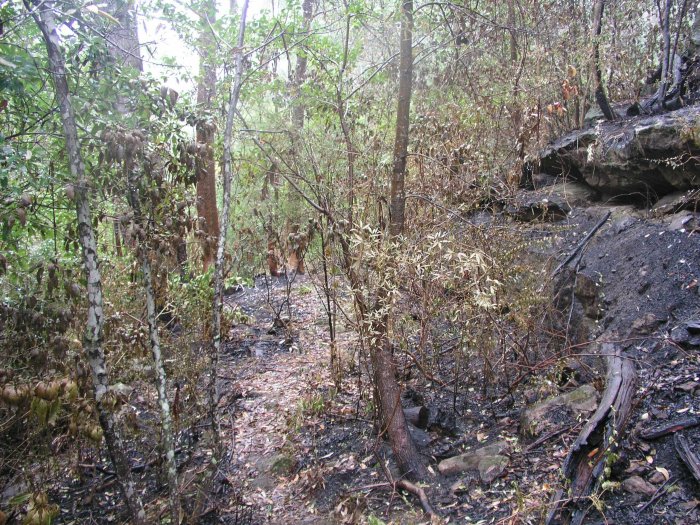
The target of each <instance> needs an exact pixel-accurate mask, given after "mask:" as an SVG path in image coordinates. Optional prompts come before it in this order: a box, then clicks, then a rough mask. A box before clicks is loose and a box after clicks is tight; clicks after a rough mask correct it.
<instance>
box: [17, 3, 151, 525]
mask: <svg viewBox="0 0 700 525" xmlns="http://www.w3.org/2000/svg"><path fill="white" fill-rule="evenodd" d="M25 5H26V6H27V8H28V9H29V10H30V11H31V14H32V17H33V18H34V21H35V22H36V24H37V26H38V27H39V29H40V31H41V33H42V36H43V39H44V42H45V44H46V50H47V53H48V57H49V70H50V72H51V76H52V77H53V81H54V86H55V90H56V98H57V100H58V105H59V114H60V118H61V123H62V125H63V134H64V137H65V142H66V151H67V154H68V164H69V168H70V173H71V176H72V177H73V179H74V180H75V185H74V188H75V199H74V200H75V207H76V215H77V220H78V235H79V241H80V246H81V251H82V259H83V265H84V266H85V272H86V277H87V299H88V311H87V323H86V328H85V331H84V333H83V349H84V351H85V356H86V358H87V361H88V364H89V366H90V370H91V372H92V381H93V394H94V396H95V405H96V408H97V414H98V418H99V421H100V426H101V427H102V431H103V433H104V437H105V442H106V444H107V450H108V453H109V456H110V460H111V461H112V464H113V465H114V471H115V474H116V479H117V484H118V485H119V488H120V490H121V492H122V496H123V498H124V502H125V503H126V506H127V508H128V510H129V513H130V514H131V520H132V522H133V523H136V524H138V525H140V524H143V523H145V512H144V509H143V504H142V502H141V498H140V496H139V494H138V493H137V492H136V488H135V485H134V481H133V478H132V475H131V467H130V465H129V461H128V459H127V457H126V455H125V453H124V446H123V443H122V440H121V436H120V435H119V432H118V429H117V427H116V425H115V422H114V417H113V415H112V413H111V412H110V410H109V408H108V407H106V406H105V404H104V401H105V395H106V394H107V391H108V386H109V380H108V377H107V365H106V363H105V356H104V351H103V349H102V337H103V331H102V328H103V325H104V311H103V299H102V278H101V275H100V269H99V259H98V255H97V242H96V238H95V231H94V230H93V227H92V216H91V211H90V202H89V195H88V189H89V184H90V182H89V180H88V177H87V176H86V174H85V165H84V163H83V159H82V156H81V153H80V146H79V142H78V128H77V125H76V122H75V113H74V111H73V105H72V103H71V99H70V94H69V91H68V80H67V72H66V67H65V59H64V57H63V53H62V51H61V47H60V45H61V44H60V42H61V39H60V37H59V34H58V30H57V26H56V21H55V19H54V15H53V12H52V8H53V5H52V3H50V2H48V1H44V2H41V3H39V4H38V5H37V6H36V8H35V9H33V8H32V6H30V4H29V3H28V2H26V3H25Z"/></svg>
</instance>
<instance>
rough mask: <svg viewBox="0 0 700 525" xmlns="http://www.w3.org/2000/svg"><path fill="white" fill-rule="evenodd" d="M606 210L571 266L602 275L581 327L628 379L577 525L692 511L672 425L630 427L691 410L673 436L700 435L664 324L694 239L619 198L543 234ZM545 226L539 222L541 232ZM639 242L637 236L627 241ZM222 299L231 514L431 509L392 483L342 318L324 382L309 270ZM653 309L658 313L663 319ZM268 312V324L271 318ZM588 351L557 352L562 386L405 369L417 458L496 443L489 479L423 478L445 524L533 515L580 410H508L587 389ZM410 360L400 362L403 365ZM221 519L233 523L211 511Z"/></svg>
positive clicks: (325, 356)
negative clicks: (531, 422) (499, 390)
mask: <svg viewBox="0 0 700 525" xmlns="http://www.w3.org/2000/svg"><path fill="white" fill-rule="evenodd" d="M608 210H612V213H613V218H612V219H611V221H610V223H609V226H606V227H605V228H603V229H602V230H601V232H600V233H599V234H598V236H597V239H596V240H595V241H593V242H591V243H590V246H588V247H587V249H586V253H585V254H584V255H583V256H582V258H581V259H579V262H578V263H576V268H577V270H578V271H582V272H584V274H585V270H584V268H585V267H586V265H587V266H588V271H592V272H593V274H594V275H604V276H606V279H607V280H606V282H605V283H604V288H601V289H604V294H603V293H602V294H601V298H600V300H601V301H604V303H602V302H601V305H603V306H602V307H604V308H605V311H606V312H607V316H606V317H605V318H604V319H601V320H600V321H599V322H598V321H596V322H595V327H597V328H596V329H594V330H593V331H592V332H591V333H592V334H593V336H595V335H596V334H597V335H599V336H600V337H601V338H603V339H605V338H608V339H609V338H611V337H614V334H618V335H619V336H620V337H621V338H622V339H621V344H623V345H624V348H626V352H627V355H629V356H630V357H629V358H631V359H633V360H634V362H635V367H636V369H637V374H638V376H639V380H638V383H637V394H636V396H635V402H634V404H633V413H632V416H631V418H630V421H629V423H628V424H627V426H626V430H625V436H624V439H623V440H622V441H621V442H620V443H619V444H620V449H619V451H618V453H617V454H616V455H615V456H611V457H610V464H611V466H612V470H611V472H610V473H609V474H608V479H609V480H610V481H611V483H609V484H607V485H606V487H605V488H603V489H598V490H597V491H596V492H595V493H594V494H593V495H592V496H591V497H590V499H589V500H588V501H586V502H584V503H583V507H587V508H589V513H588V514H589V516H588V518H587V519H586V521H585V523H589V524H598V523H618V524H625V523H637V524H640V525H642V524H643V525H652V524H656V523H669V524H671V523H673V524H678V525H686V524H688V525H689V524H692V523H697V522H698V519H700V514H699V512H700V502H699V499H698V492H697V488H698V487H697V485H696V484H695V482H694V480H693V478H692V476H690V475H689V473H688V471H687V469H686V467H685V466H684V465H683V464H682V463H681V461H680V460H679V458H678V456H677V454H676V450H675V447H674V436H673V434H674V432H675V430H672V431H671V432H669V433H667V434H666V435H665V436H663V437H661V438H658V439H645V438H644V437H643V434H644V432H645V431H648V430H649V429H651V428H657V427H664V426H666V427H673V425H674V424H675V422H677V421H686V422H687V421H688V420H690V423H691V425H690V426H689V427H688V428H687V429H685V430H683V432H682V434H684V435H685V436H686V437H687V439H690V442H691V443H696V442H697V439H698V438H700V427H697V426H694V425H697V424H698V422H700V420H699V419H698V418H697V414H698V413H700V405H698V403H699V402H700V396H698V394H700V381H699V378H700V358H699V357H698V354H697V352H696V351H695V350H694V347H693V346H692V345H691V346H687V345H685V343H682V344H678V343H676V342H675V341H674V339H673V337H672V335H671V334H674V333H676V332H674V330H675V331H677V330H678V327H682V326H684V324H683V322H682V321H683V320H686V321H687V320H692V319H695V318H697V314H698V309H697V302H696V299H694V295H693V294H694V293H695V288H694V287H693V283H694V282H695V281H694V279H697V277H698V275H697V272H696V271H695V266H693V267H692V268H691V267H689V266H688V265H687V263H686V259H687V260H688V261H690V260H691V259H692V260H694V259H693V257H694V255H693V254H694V253H695V252H696V251H697V250H698V249H699V248H700V247H699V246H698V243H697V241H696V240H695V237H693V236H690V237H688V236H687V234H686V233H683V232H674V231H669V226H668V224H669V223H670V222H671V220H670V219H669V220H666V219H664V221H666V222H664V221H648V220H647V219H646V218H644V217H643V216H640V215H639V214H636V212H634V211H630V209H629V208H617V207H612V208H609V207H601V208H600V209H599V208H598V207H594V208H589V209H586V210H579V211H576V212H574V213H573V214H572V215H571V216H570V219H569V221H570V222H571V224H572V226H576V227H572V228H571V230H570V232H572V233H573V235H570V234H567V235H568V237H567V235H565V236H564V238H563V239H560V240H559V241H558V242H559V243H560V244H559V246H560V247H561V249H562V250H563V253H568V251H569V250H570V249H571V248H572V247H573V246H575V245H577V244H578V243H579V240H580V237H578V238H577V236H576V234H575V232H576V231H579V232H581V231H589V230H590V227H591V225H592V224H594V223H596V222H597V221H598V220H599V219H600V217H601V216H602V214H603V213H604V212H606V211H608ZM546 230H547V228H546V227H545V228H544V230H543V229H541V228H540V231H544V232H545V235H548V233H546ZM553 231H555V232H559V233H561V229H560V228H555V229H554V230H553ZM664 232H665V233H664ZM559 233H557V235H558V234H559ZM657 244H658V246H657ZM642 245H643V246H644V248H645V249H644V250H637V249H635V248H634V246H637V247H640V246H642ZM618 252H619V253H618ZM655 253H658V254H660V255H659V257H658V260H654V262H653V263H651V264H650V263H649V262H648V261H649V254H655ZM688 257H690V258H691V259H688ZM637 268H639V269H638V270H637ZM581 278H583V277H581ZM637 280H639V283H637ZM688 283H690V284H688ZM630 289H635V290H636V291H637V292H636V293H635V294H630ZM640 290H641V292H640ZM577 293H578V292H577ZM666 303H668V305H667V304H666ZM228 304H229V305H230V306H231V307H232V308H237V309H239V312H240V313H241V314H243V315H240V314H239V318H241V319H242V320H243V321H245V322H241V323H240V324H238V325H237V326H235V327H234V328H233V330H232V332H231V339H230V341H229V342H228V343H227V346H226V350H225V352H224V355H223V356H222V366H221V369H220V380H221V381H222V386H223V388H222V392H223V393H224V399H223V400H222V405H221V406H222V407H227V408H226V410H227V411H228V414H227V415H225V419H226V422H225V423H224V428H225V429H226V428H228V429H229V430H228V431H227V434H226V440H227V445H228V450H229V451H230V462H229V463H228V464H227V465H226V466H225V470H226V471H227V476H228V477H229V478H230V479H231V480H233V481H232V482H231V485H232V486H234V487H235V489H236V491H237V496H239V497H240V501H241V502H243V503H244V504H245V508H246V509H248V511H249V512H250V513H251V518H250V521H247V522H244V521H239V522H238V523H279V524H282V523H304V524H319V525H320V524H326V523H328V524H333V523H338V524H354V523H381V522H385V523H396V524H399V523H401V524H418V523H430V518H429V517H428V516H427V515H425V514H424V513H423V512H422V510H421V508H420V504H419V503H418V501H417V500H415V499H414V497H413V496H412V495H410V494H407V493H402V492H400V491H397V490H395V486H394V484H393V483H394V482H395V481H396V480H397V479H398V474H397V473H396V472H395V470H394V468H393V465H392V461H391V452H390V451H389V450H388V447H387V446H386V444H385V443H383V442H382V441H381V440H377V437H376V433H375V432H374V428H373V422H372V417H373V415H372V409H371V389H370V388H368V375H367V369H366V366H365V365H364V363H363V361H362V358H361V357H360V356H361V354H360V353H359V350H358V348H357V346H358V343H357V340H356V338H355V337H354V335H353V331H352V330H351V329H350V328H347V329H344V328H343V326H342V325H343V323H342V322H339V323H338V325H339V326H338V330H339V335H338V337H337V346H338V351H339V353H340V355H341V358H342V360H343V363H344V368H345V370H346V373H345V376H344V378H343V383H342V387H341V389H340V390H339V391H338V390H337V389H336V387H335V385H334V383H333V381H332V378H331V374H330V339H329V335H328V327H327V318H326V314H325V311H324V309H323V303H322V302H321V300H320V299H319V296H318V294H317V293H316V290H315V288H314V286H313V282H312V280H311V279H310V278H309V277H307V276H297V277H296V278H295V279H294V281H293V282H292V283H288V282H287V281H286V280H285V279H282V278H279V279H268V280H267V281H266V280H265V279H263V280H258V281H257V282H256V285H255V287H253V288H246V289H243V290H241V291H239V292H238V293H236V294H234V295H231V296H229V298H228ZM577 308H578V307H577ZM665 311H671V312H673V314H672V316H671V317H668V316H667V317H664V316H663V315H662V314H663V312H665ZM273 312H277V313H278V314H279V315H278V316H279V317H281V318H282V320H283V322H282V323H280V322H278V323H275V317H277V316H275V315H273ZM579 314H580V313H579ZM579 314H576V315H575V316H574V317H577V316H578V317H580V318H581V319H583V321H581V322H583V323H585V322H590V321H591V320H590V319H589V320H588V321H586V319H588V318H587V317H586V316H585V315H579ZM597 315H599V314H596V316H597ZM660 319H661V321H659V320H660ZM660 323H661V324H660ZM689 326H690V325H689ZM693 326H694V325H693ZM674 327H675V328H674ZM573 328H574V327H572V329H573ZM595 330H597V332H596V331H595ZM693 344H694V343H693ZM589 351H590V350H587V349H586V347H585V346H583V347H582V349H581V352H582V353H581V355H580V356H575V355H573V354H572V355H571V357H572V358H573V360H574V361H576V360H578V361H580V362H583V361H588V362H587V364H586V365H583V366H584V368H583V369H581V368H579V369H578V371H575V372H574V374H575V375H578V377H577V378H576V379H572V380H571V381H570V382H569V383H568V384H560V385H556V384H551V383H547V381H543V380H542V379H537V378H535V379H537V381H535V382H534V383H529V382H524V383H523V384H522V385H520V386H519V387H518V388H516V389H514V390H513V391H512V392H511V394H510V395H507V396H506V395H502V394H501V395H495V392H489V391H487V390H486V389H485V388H482V386H483V385H482V384H480V383H479V382H474V383H473V385H474V386H472V387H469V385H466V387H465V388H464V389H462V391H460V392H454V391H453V390H452V389H451V388H448V387H446V386H445V385H444V384H443V385H441V384H439V381H430V380H428V379H426V378H425V377H422V376H421V375H420V374H418V373H417V371H416V370H413V371H414V372H416V373H414V374H413V376H412V377H411V378H410V379H407V378H406V377H403V379H404V380H406V383H405V385H406V388H405V394H404V400H403V404H404V407H405V408H408V407H411V406H416V405H421V406H426V407H429V409H430V412H431V417H430V422H429V425H428V427H427V428H426V429H425V430H418V429H413V431H414V432H413V437H414V441H416V442H417V444H418V447H419V450H420V452H421V453H422V454H423V456H424V457H425V459H426V461H427V462H428V464H429V465H430V469H431V471H432V472H434V473H437V465H438V463H439V461H440V460H442V459H444V458H447V457H451V456H455V455H457V454H461V453H468V452H473V451H475V450H477V449H480V448H483V447H485V446H487V445H497V446H502V447H503V448H504V449H505V452H504V454H505V455H506V456H507V459H508V463H507V466H506V467H505V468H504V469H503V470H502V471H501V472H499V474H498V475H497V476H495V477H494V479H490V480H484V479H483V476H482V477H481V479H480V475H479V473H478V472H467V473H463V474H460V475H456V476H454V475H453V476H450V477H444V476H441V475H439V474H436V476H435V478H433V479H431V480H429V484H428V485H426V491H427V493H428V495H429V497H430V499H431V502H432V503H433V505H434V507H435V508H436V510H437V511H438V512H439V514H440V516H441V518H442V519H443V520H444V522H446V523H484V524H486V523H501V524H516V523H522V524H525V523H532V524H535V523H542V522H543V521H544V520H545V519H546V514H547V510H548V509H549V508H550V507H551V499H552V497H553V495H554V493H555V491H556V489H557V488H559V487H561V483H562V477H561V466H562V463H563V461H564V459H565V458H566V456H567V454H568V453H569V450H570V448H571V446H572V444H573V443H574V441H575V440H576V438H577V436H578V433H579V432H580V431H581V429H582V427H583V425H584V423H585V421H586V417H587V416H586V414H583V416H582V415H581V414H577V413H574V412H572V411H567V410H560V409H556V410H554V411H553V413H552V414H550V416H551V418H550V423H553V426H552V427H550V428H549V429H548V430H547V431H546V432H541V433H539V434H538V435H536V436H532V437H526V436H524V435H523V433H522V420H521V415H522V413H523V410H524V409H525V408H527V407H528V406H532V404H533V403H537V402H539V401H542V400H544V399H546V398H548V397H549V396H552V395H556V394H558V393H560V392H567V391H568V392H570V391H572V390H573V389H574V388H576V387H577V386H579V385H582V384H589V385H593V386H594V387H595V388H596V389H597V390H598V391H600V390H602V388H603V387H604V382H603V381H602V379H603V378H602V376H601V374H602V372H603V370H602V369H601V367H600V364H599V363H598V366H597V370H595V368H596V366H595V363H594V362H593V361H592V360H591V359H592V358H591V354H590V353H589V354H587V353H586V352H589ZM569 362H571V360H570V361H569ZM591 365H593V368H588V366H591ZM412 368H414V367H413V366H411V364H410V362H408V361H406V362H402V361H400V362H399V369H402V370H403V371H404V372H405V371H406V370H409V372H410V370H411V369H412ZM583 370H588V372H585V371H584V373H581V372H582V371H583ZM474 373H475V374H476V376H478V373H479V370H475V371H474ZM579 374H580V375H579ZM476 376H475V377H476ZM481 383H483V381H482V382H481ZM548 384H549V388H547V385H548ZM537 385H539V386H537ZM696 421H697V422H696ZM227 425H228V427H227ZM695 448H697V447H695ZM236 501H238V500H236ZM220 517H223V518H224V519H223V522H225V523H236V521H235V519H231V520H229V521H227V520H226V518H225V513H220ZM376 520H381V521H376ZM555 522H556V521H555Z"/></svg>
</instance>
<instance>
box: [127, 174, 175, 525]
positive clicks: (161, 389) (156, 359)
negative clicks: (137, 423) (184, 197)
mask: <svg viewBox="0 0 700 525" xmlns="http://www.w3.org/2000/svg"><path fill="white" fill-rule="evenodd" d="M127 170H128V178H129V180H128V182H127V185H128V188H129V201H130V204H131V208H132V209H133V211H134V221H135V222H136V223H137V224H139V225H140V226H141V227H142V228H144V229H145V228H147V225H146V224H144V221H143V216H142V215H141V202H140V197H139V190H138V187H139V182H140V181H139V178H140V177H139V172H138V169H137V168H136V166H130V167H128V168H127ZM146 243H147V241H146V240H141V241H139V245H138V247H137V252H138V258H139V261H140V262H141V272H142V274H143V289H144V292H145V294H146V316H147V319H148V333H149V340H150V344H151V355H152V356H153V365H154V368H155V373H156V389H157V390H158V403H159V405H160V421H161V427H162V433H163V450H164V452H165V467H166V475H167V479H168V488H169V500H170V515H171V517H172V520H173V523H180V497H179V494H178V481H177V463H176V462H175V438H174V436H173V424H172V416H171V411H170V402H169V401H168V393H167V385H168V378H167V376H166V375H165V369H164V368H163V357H162V353H161V347H160V337H159V335H158V325H157V316H158V313H157V311H156V295H155V292H154V290H153V277H152V273H151V262H150V260H149V259H148V249H147V246H146Z"/></svg>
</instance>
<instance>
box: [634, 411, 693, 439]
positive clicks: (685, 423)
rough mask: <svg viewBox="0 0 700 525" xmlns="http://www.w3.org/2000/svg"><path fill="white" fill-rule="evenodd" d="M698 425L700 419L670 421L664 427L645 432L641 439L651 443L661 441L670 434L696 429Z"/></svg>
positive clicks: (689, 418)
mask: <svg viewBox="0 0 700 525" xmlns="http://www.w3.org/2000/svg"><path fill="white" fill-rule="evenodd" d="M698 425H700V417H687V418H683V419H676V420H675V421H669V422H667V423H664V424H663V425H660V426H657V427H654V428H652V429H649V430H645V431H643V432H642V433H641V434H640V435H639V437H641V438H642V439H644V440H646V441H651V440H652V439H659V438H661V437H664V436H668V435H669V434H674V433H676V432H678V431H679V430H683V429H685V428H692V427H696V426H698Z"/></svg>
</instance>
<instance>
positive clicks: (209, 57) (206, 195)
mask: <svg viewBox="0 0 700 525" xmlns="http://www.w3.org/2000/svg"><path fill="white" fill-rule="evenodd" d="M202 9H203V10H204V13H203V15H202V17H203V18H204V20H203V21H202V28H201V32H200V36H199V56H200V67H199V73H200V80H199V83H198V84H197V106H198V107H199V110H200V111H202V110H203V111H207V112H211V109H212V101H213V100H214V97H215V96H216V64H215V63H214V39H213V38H212V33H211V27H210V25H211V24H213V23H214V21H215V20H216V2H215V1H214V0H207V1H206V2H205V3H204V5H203V6H202ZM215 133H216V127H215V125H214V122H213V121H210V120H201V121H199V122H198V123H197V137H196V138H197V162H196V170H197V173H196V175H197V215H198V216H199V219H200V223H201V224H200V228H201V229H202V230H203V231H204V236H203V238H202V252H203V255H202V262H203V264H204V269H205V270H206V269H207V268H209V266H210V265H211V264H212V263H213V262H214V256H215V254H216V240H217V239H218V238H219V216H218V210H217V204H216V162H215V160H214V136H215Z"/></svg>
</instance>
